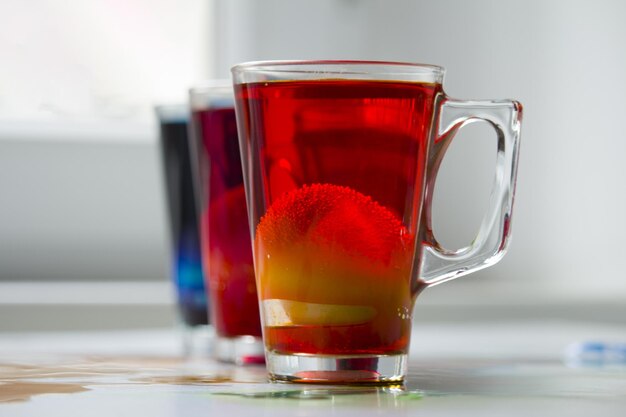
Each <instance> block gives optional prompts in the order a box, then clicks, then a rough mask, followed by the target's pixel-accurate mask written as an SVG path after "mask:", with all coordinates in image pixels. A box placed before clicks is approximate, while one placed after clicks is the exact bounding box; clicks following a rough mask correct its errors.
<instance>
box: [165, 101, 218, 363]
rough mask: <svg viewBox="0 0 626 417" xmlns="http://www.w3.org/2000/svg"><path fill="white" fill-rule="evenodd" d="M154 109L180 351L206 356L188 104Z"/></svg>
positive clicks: (207, 339) (208, 332)
mask: <svg viewBox="0 0 626 417" xmlns="http://www.w3.org/2000/svg"><path fill="white" fill-rule="evenodd" d="M155 112H156V116H157V120H158V122H159V150H160V154H161V168H162V178H163V185H164V191H165V193H164V194H165V196H166V200H167V204H166V212H167V223H168V225H169V234H168V236H169V242H170V248H169V249H170V268H171V271H170V276H171V280H172V283H173V285H174V287H175V290H176V301H177V307H178V313H179V314H178V316H179V322H180V325H181V326H180V327H181V330H182V336H183V351H184V353H185V355H187V356H196V355H197V356H208V355H210V350H211V342H210V341H211V335H212V329H211V328H210V326H209V320H208V304H207V294H206V291H205V285H204V275H203V273H202V261H201V255H200V236H199V226H198V215H197V212H196V196H195V193H194V186H193V179H192V166H191V160H190V150H189V148H190V142H189V132H188V122H189V107H188V106H187V105H186V104H167V105H160V106H157V107H156V108H155Z"/></svg>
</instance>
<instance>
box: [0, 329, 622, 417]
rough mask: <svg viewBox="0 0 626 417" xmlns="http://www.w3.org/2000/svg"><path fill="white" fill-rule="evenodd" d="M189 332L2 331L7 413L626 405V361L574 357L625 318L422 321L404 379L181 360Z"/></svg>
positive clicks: (520, 410)
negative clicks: (574, 349) (325, 378)
mask: <svg viewBox="0 0 626 417" xmlns="http://www.w3.org/2000/svg"><path fill="white" fill-rule="evenodd" d="M179 336H180V335H179V334H178V333H177V332H175V331H173V330H167V329H165V330H159V331H154V330H152V331H124V332H119V331H118V332H99V333H89V332H74V333H72V332H67V333H5V334H0V416H1V417H5V416H6V417H9V416H10V417H20V416H28V417H32V416H49V417H57V416H63V417H67V416H74V415H76V416H78V415H80V416H94V417H98V416H107V417H108V416H133V417H136V416H150V417H170V416H186V417H187V416H188V417H194V416H203V417H206V416H228V417H236V416H249V415H250V416H265V415H267V416H272V417H279V416H313V415H335V414H338V415H346V416H350V415H355V416H356V415H358V416H374V415H393V416H405V415H417V416H421V415H424V416H439V415H441V416H460V415H470V416H472V415H476V416H481V417H486V416H492V415H493V416H504V415H506V416H518V415H519V416H533V415H550V416H561V415H568V416H585V417H589V416H592V417H596V416H597V417H600V416H603V417H604V416H625V415H626V365H625V364H619V363H612V364H611V363H595V364H585V363H580V362H577V361H576V360H572V358H569V357H568V356H567V355H565V352H566V349H567V347H568V346H569V345H571V344H572V343H576V342H583V341H602V342H607V343H608V342H626V327H625V326H623V325H609V324H598V323H579V322H563V321H558V322H515V323H497V322H494V323H467V324H460V323H457V324H450V323H446V324H429V325H422V324H420V325H418V326H416V327H415V329H414V334H413V338H412V346H411V359H410V365H409V377H408V380H407V382H406V384H405V386H404V387H403V388H402V389H389V388H388V389H381V388H378V389H376V388H357V389H346V388H332V387H331V388H329V387H321V386H310V385H306V386H305V385H295V384H270V383H267V382H266V381H265V373H264V369H263V368H262V367H245V368H241V367H233V366H227V365H223V364H217V363H215V362H213V361H211V360H210V359H205V358H194V359H191V360H185V359H182V357H181V355H180V343H179V341H180V338H179ZM58 391H66V392H64V393H59V392H58ZM51 392H56V393H51Z"/></svg>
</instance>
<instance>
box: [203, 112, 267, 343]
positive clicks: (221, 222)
mask: <svg viewBox="0 0 626 417" xmlns="http://www.w3.org/2000/svg"><path fill="white" fill-rule="evenodd" d="M192 117H193V122H194V124H195V126H196V132H198V133H199V136H200V137H199V138H198V144H199V146H200V149H199V153H200V155H199V156H200V183H201V187H202V193H201V195H202V198H203V199H204V200H205V201H203V204H202V206H203V208H202V212H201V220H200V223H201V231H202V234H201V239H202V251H203V254H202V259H203V262H204V268H205V271H206V279H207V281H208V282H207V283H208V287H209V293H210V296H211V303H210V305H211V319H212V323H213V324H214V326H215V328H216V332H217V334H218V336H220V337H223V338H235V337H238V336H245V335H251V336H259V337H260V336H261V325H260V320H259V309H258V299H257V294H256V286H255V281H254V268H253V262H252V248H251V244H250V229H249V226H248V217H247V212H246V199H245V193H244V188H243V182H242V173H241V162H240V156H239V142H238V139H237V127H236V122H235V111H234V110H233V108H232V107H230V108H216V109H203V110H197V109H196V110H194V111H193V116H192Z"/></svg>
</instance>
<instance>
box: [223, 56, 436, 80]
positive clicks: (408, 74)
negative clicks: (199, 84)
mask: <svg viewBox="0 0 626 417" xmlns="http://www.w3.org/2000/svg"><path fill="white" fill-rule="evenodd" d="M231 72H232V74H233V82H234V84H246V83H249V82H254V81H252V80H248V78H255V77H254V75H258V76H261V75H262V74H267V75H269V74H274V75H278V77H274V79H315V78H316V79H330V78H333V79H368V80H375V79H382V80H389V81H391V80H397V81H421V80H422V79H424V78H429V79H431V81H432V82H438V83H441V82H442V81H443V76H444V74H445V68H444V67H442V66H439V65H432V64H420V63H411V62H400V61H375V60H276V61H250V62H243V63H241V64H237V65H234V66H233V67H232V68H231ZM246 74H253V76H252V77H243V76H244V75H246ZM289 74H291V75H292V76H293V77H291V78H290V77H288V75H289Z"/></svg>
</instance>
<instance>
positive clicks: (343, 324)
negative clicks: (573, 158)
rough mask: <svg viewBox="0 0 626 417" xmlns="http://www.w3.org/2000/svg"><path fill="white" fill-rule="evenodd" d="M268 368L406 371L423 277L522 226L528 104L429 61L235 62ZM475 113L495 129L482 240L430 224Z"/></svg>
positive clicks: (365, 373) (323, 373) (441, 277)
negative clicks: (450, 153) (454, 236)
mask: <svg viewBox="0 0 626 417" xmlns="http://www.w3.org/2000/svg"><path fill="white" fill-rule="evenodd" d="M232 73H233V82H234V88H235V108H236V113H237V123H238V130H239V140H240V147H241V153H242V165H243V175H244V178H243V179H244V183H245V187H246V197H247V202H248V216H249V218H250V228H251V234H252V242H253V254H254V264H255V272H256V281H257V289H258V296H259V303H260V310H261V320H262V324H263V340H264V346H265V355H266V364H267V369H268V373H269V376H270V379H272V380H283V381H292V382H308V383H399V382H402V381H403V379H404V377H405V375H406V372H407V354H408V349H409V340H410V334H411V315H412V311H413V305H414V302H415V300H416V297H417V295H418V294H419V293H420V292H421V291H422V290H424V289H425V288H427V287H429V286H432V285H435V284H439V283H442V282H444V281H447V280H450V279H453V278H457V277H459V276H462V275H465V274H468V273H470V272H474V271H477V270H479V269H481V268H484V267H487V266H490V265H493V264H494V263H496V262H497V261H498V260H499V259H500V258H501V257H502V256H503V255H504V253H505V251H506V249H507V244H508V241H509V237H510V233H511V229H510V222H511V212H512V204H513V196H514V191H515V180H516V166H517V159H518V149H519V139H520V122H521V117H522V106H521V104H520V103H518V102H516V101H511V100H502V101H460V100H455V99H451V98H449V97H447V96H446V95H445V93H444V92H443V88H442V81H443V75H444V69H443V68H441V67H438V66H433V65H418V64H404V63H389V62H354V61H311V62H306V61H290V62H252V63H245V64H241V65H237V66H235V67H233V69H232ZM472 120H485V121H487V122H489V123H490V124H491V125H492V126H493V127H494V129H495V130H496V132H497V135H498V149H497V164H496V174H495V176H496V178H495V186H494V188H493V190H492V194H491V197H490V202H489V208H488V211H487V213H486V215H485V217H484V219H483V222H482V224H481V226H480V230H479V232H478V236H477V237H476V239H475V240H474V241H473V242H472V243H471V245H470V246H468V247H466V248H464V249H461V250H458V251H450V250H447V249H444V248H442V247H441V245H439V243H438V242H437V240H436V239H435V236H434V234H433V231H432V225H431V208H432V196H433V190H434V184H435V178H436V173H437V170H438V168H439V166H440V163H441V161H442V159H443V156H444V154H445V151H446V149H447V147H448V145H449V144H450V142H451V140H452V139H453V137H454V134H455V133H456V132H457V130H458V129H459V128H461V127H462V126H463V125H464V124H465V123H468V122H470V121H472Z"/></svg>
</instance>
